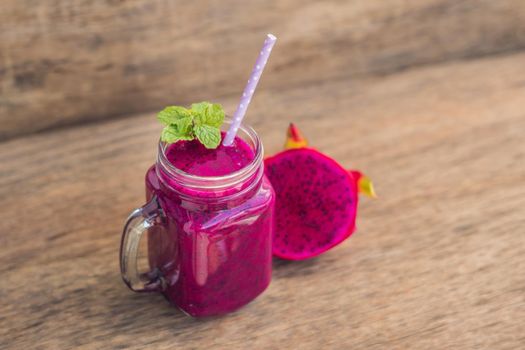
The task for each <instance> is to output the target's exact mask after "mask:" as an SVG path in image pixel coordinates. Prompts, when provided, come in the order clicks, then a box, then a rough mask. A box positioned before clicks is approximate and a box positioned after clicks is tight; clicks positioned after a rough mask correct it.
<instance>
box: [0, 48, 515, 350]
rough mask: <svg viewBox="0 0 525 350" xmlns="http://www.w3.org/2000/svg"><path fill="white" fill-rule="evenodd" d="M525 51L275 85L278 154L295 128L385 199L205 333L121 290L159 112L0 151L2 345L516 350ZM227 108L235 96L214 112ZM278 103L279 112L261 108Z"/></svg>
mask: <svg viewBox="0 0 525 350" xmlns="http://www.w3.org/2000/svg"><path fill="white" fill-rule="evenodd" d="M524 60H525V54H516V55H511V56H508V57H500V58H490V59H482V60H477V61H473V62H468V63H467V62H463V63H451V64H446V65H442V66H439V67H428V68H422V69H418V70H410V71H407V72H403V73H399V74H394V75H391V76H389V77H386V78H370V79H365V80H362V81H359V82H355V81H353V80H351V79H341V80H338V81H326V82H323V83H320V84H311V85H305V86H302V87H297V88H293V89H287V90H275V89H266V90H264V91H262V92H261V93H260V94H259V95H258V97H257V99H256V100H254V105H253V109H251V112H250V115H249V118H250V120H251V121H252V123H253V124H254V125H255V126H256V128H257V130H258V131H259V132H260V134H261V135H262V137H263V138H264V141H265V144H266V146H267V149H269V150H270V152H273V151H275V150H277V149H278V148H279V147H280V146H281V144H282V139H283V132H284V129H285V127H286V122H287V120H288V119H289V118H292V117H293V119H294V120H295V121H296V122H298V124H299V126H300V127H302V128H303V131H304V132H305V133H306V134H307V135H308V136H309V139H310V141H311V143H312V144H314V145H315V146H317V147H318V148H319V149H321V150H323V151H325V152H326V153H328V154H330V155H332V156H334V157H336V158H337V159H339V160H340V161H341V162H342V163H343V164H344V165H345V166H353V167H358V168H360V169H362V170H364V171H366V172H367V173H368V174H369V175H370V176H371V177H372V178H373V179H374V180H375V182H376V185H377V189H378V192H379V195H380V199H379V200H377V201H373V202H372V201H366V200H364V201H363V202H362V206H361V208H360V217H359V222H358V224H359V228H358V232H357V233H356V234H355V236H353V237H352V238H351V239H350V240H349V241H348V242H345V243H344V244H342V245H341V246H339V247H338V248H336V249H334V250H333V251H331V252H329V253H327V254H325V255H323V256H322V257H320V258H318V259H315V260H312V261H307V262H299V263H285V262H282V261H276V262H275V272H274V279H273V282H272V285H271V287H270V288H269V290H268V291H267V292H266V293H265V294H263V295H262V296H261V297H260V298H259V299H257V300H256V301H255V302H254V303H252V304H250V305H249V306H247V307H245V308H243V309H242V310H240V311H238V312H236V313H234V314H231V315H228V316H225V317H222V318H216V319H210V320H203V321H197V320H193V319H190V318H187V317H185V316H183V315H182V314H181V313H180V312H178V311H177V310H175V309H173V308H171V307H169V306H168V304H167V302H165V301H164V300H163V298H162V297H160V296H158V295H137V294H133V293H132V292H130V291H129V290H127V289H126V287H125V286H124V285H123V283H122V282H121V281H120V277H119V273H118V262H117V258H118V243H119V238H120V230H121V227H122V223H123V220H124V218H125V217H126V215H127V213H128V212H129V211H130V210H131V209H132V208H133V207H134V206H136V205H138V204H140V203H141V202H142V201H143V173H144V171H145V170H146V168H147V167H148V166H149V164H150V163H151V162H152V161H153V158H154V148H155V140H156V138H157V135H158V132H159V126H158V125H156V122H155V121H154V117H153V115H149V114H148V115H143V116H138V117H135V118H129V119H121V120H116V121H111V122H107V123H99V124H95V125H89V126H84V127H78V128H73V129H69V130H61V131H56V132H53V133H48V134H45V135H44V134H41V135H34V136H31V137H24V138H20V139H17V140H12V141H8V142H4V143H2V144H0V164H2V168H1V173H0V233H1V234H0V246H1V247H2V249H1V250H0V274H1V276H2V282H1V284H0V310H1V312H0V339H1V342H0V343H1V344H2V345H3V346H4V347H7V348H13V349H25V348H72V347H80V348H85V349H100V348H112V347H114V348H117V347H120V348H129V349H139V348H155V349H171V348H177V349H182V348H188V349H190V348H213V347H217V348H221V349H223V348H231V349H245V348H246V347H247V346H249V347H251V348H255V349H273V348H298V347H300V348H301V349H320V348H334V349H350V348H351V349H381V348H386V349H407V348H413V349H428V348H434V349H474V348H484V349H516V348H520V347H522V345H523V344H524V338H523V329H524V328H525V274H523V271H524V269H525V244H524V243H525V236H524V232H523V227H524V223H525V222H524V218H525V209H524V208H525V205H524V204H525V203H524V198H525V161H524V158H525V140H524V139H523V133H524V132H525V113H524V111H525V100H524V99H523V96H524V94H525V79H524V77H525V66H524V65H523V62H524ZM217 100H219V101H220V102H223V103H224V104H225V105H226V106H227V109H229V110H231V109H232V108H233V105H234V103H235V102H236V99H234V98H230V99H221V98H218V99H217ZM268 106H271V108H268Z"/></svg>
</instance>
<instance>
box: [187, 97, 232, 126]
mask: <svg viewBox="0 0 525 350" xmlns="http://www.w3.org/2000/svg"><path fill="white" fill-rule="evenodd" d="M191 111H192V112H193V113H194V115H195V124H196V125H208V126H212V127H214V128H219V127H220V126H221V125H222V123H223V122H224V110H223V109H222V106H221V105H220V104H218V103H210V102H200V103H194V104H192V105H191Z"/></svg>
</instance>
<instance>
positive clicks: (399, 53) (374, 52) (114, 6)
mask: <svg viewBox="0 0 525 350" xmlns="http://www.w3.org/2000/svg"><path fill="white" fill-rule="evenodd" d="M269 31H271V32H274V33H275V34H277V35H278V36H279V42H278V44H277V47H276V50H275V53H274V54H273V55H272V58H271V61H270V64H269V66H268V71H267V72H266V73H265V77H264V79H263V82H262V85H263V86H262V88H269V87H292V86H298V85H301V84H304V83H307V82H313V81H319V80H323V79H330V78H340V77H355V76H358V75H362V74H367V73H388V72H392V71H396V70H400V69H404V68H406V67H410V66H412V65H420V64H427V63H433V62H439V61H443V60H449V59H456V58H464V57H474V56H479V55H486V54H490V53H498V52H506V51H512V50H516V49H519V48H523V47H525V3H524V2H523V1H521V0H500V1H490V0H466V1H461V2H458V1H455V0H429V1H405V0H393V1H389V2H388V3H385V2H384V1H380V0H372V1H369V0H366V1H365V0H353V1H341V0H329V1H297V0H294V1H292V0H287V1H283V0H278V1H277V0H274V1H249V2H247V1H240V0H227V1H173V0H148V1H145V0H127V1H113V0H107V1H85V0H67V1H65V0H47V1H33V0H4V1H2V2H1V4H0V139H5V138H7V137H10V136H13V135H17V134H22V133H27V132H32V131H36V130H43V129H49V128H53V127H55V126H60V125H67V124H72V123H78V122H81V121H85V120H95V119H106V118H110V117H111V116H115V115H124V114H127V113H131V112H137V111H148V110H153V109H157V108H160V107H161V106H163V105H166V104H168V103H173V102H174V101H175V102H178V103H187V102H191V101H195V100H201V99H209V98H210V96H226V95H229V94H232V93H238V92H239V91H240V90H241V89H242V86H243V84H244V82H245V79H246V77H247V75H248V73H249V70H250V68H251V67H250V66H251V64H252V62H253V60H254V59H255V56H256V54H257V52H258V48H259V45H260V44H261V40H262V38H263V36H264V34H265V33H266V32H269ZM44 116H45V117H44Z"/></svg>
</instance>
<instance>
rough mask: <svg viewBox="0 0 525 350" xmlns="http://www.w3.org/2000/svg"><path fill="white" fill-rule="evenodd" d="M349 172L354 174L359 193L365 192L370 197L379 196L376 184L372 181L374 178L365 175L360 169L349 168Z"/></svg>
mask: <svg viewBox="0 0 525 350" xmlns="http://www.w3.org/2000/svg"><path fill="white" fill-rule="evenodd" d="M348 172H349V173H350V174H351V175H352V177H353V178H354V180H355V181H356V182H357V189H358V190H359V193H362V194H364V195H365V196H368V197H370V198H377V194H376V191H375V188H374V184H373V183H372V180H370V178H369V177H368V176H366V175H363V173H361V172H360V171H358V170H348Z"/></svg>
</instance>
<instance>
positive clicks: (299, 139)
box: [284, 123, 308, 149]
mask: <svg viewBox="0 0 525 350" xmlns="http://www.w3.org/2000/svg"><path fill="white" fill-rule="evenodd" d="M306 146H308V142H307V141H306V139H305V138H304V137H303V135H302V134H301V132H300V131H299V129H298V128H297V127H296V126H295V124H294V123H290V125H289V126H288V131H287V132H286V142H285V144H284V149H293V148H303V147H306Z"/></svg>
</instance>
